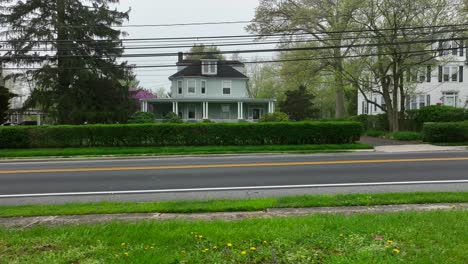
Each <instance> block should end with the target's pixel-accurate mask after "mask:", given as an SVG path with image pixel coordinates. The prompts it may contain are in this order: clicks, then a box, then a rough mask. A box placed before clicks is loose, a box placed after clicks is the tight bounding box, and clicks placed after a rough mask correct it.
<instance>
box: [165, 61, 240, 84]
mask: <svg viewBox="0 0 468 264" xmlns="http://www.w3.org/2000/svg"><path fill="white" fill-rule="evenodd" d="M177 65H178V66H187V67H186V68H185V69H183V70H181V71H179V72H177V73H176V74H174V75H172V76H171V77H169V79H170V80H172V79H174V78H179V77H206V78H244V79H248V77H247V76H245V75H244V74H242V73H241V72H239V71H238V70H236V69H234V68H233V66H234V65H243V63H241V62H239V61H219V62H218V74H216V75H203V74H202V65H201V61H199V60H195V61H187V60H184V61H181V62H179V63H177Z"/></svg>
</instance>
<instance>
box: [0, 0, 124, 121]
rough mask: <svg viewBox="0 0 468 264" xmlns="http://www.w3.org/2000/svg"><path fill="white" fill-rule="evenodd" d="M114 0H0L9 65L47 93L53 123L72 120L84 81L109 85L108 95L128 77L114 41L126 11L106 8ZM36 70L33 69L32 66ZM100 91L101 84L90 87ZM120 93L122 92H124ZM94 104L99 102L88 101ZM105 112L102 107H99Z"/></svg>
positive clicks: (119, 44) (80, 105)
mask: <svg viewBox="0 0 468 264" xmlns="http://www.w3.org/2000/svg"><path fill="white" fill-rule="evenodd" d="M118 3H119V0H93V1H92V0H24V1H11V0H0V5H1V6H3V8H2V9H1V10H0V23H1V25H3V26H5V27H6V28H7V31H6V32H3V35H4V36H5V37H6V38H7V39H8V42H9V48H10V49H11V52H9V53H8V54H7V55H8V58H9V62H10V63H14V64H16V65H18V66H20V67H30V68H34V69H31V70H29V71H28V74H31V75H32V76H33V78H34V82H35V83H36V85H37V86H38V87H41V89H42V92H44V93H47V94H49V95H50V96H51V98H50V99H51V101H52V102H53V106H54V108H55V109H56V112H57V118H58V122H59V123H74V122H75V120H76V118H74V116H76V115H77V114H76V113H72V112H71V111H70V110H71V109H80V108H87V109H92V108H95V109H98V108H99V106H98V105H89V106H86V105H83V103H84V102H82V101H78V99H79V97H77V93H83V91H85V90H86V88H87V87H83V86H80V85H87V84H89V82H98V83H100V84H105V85H109V86H110V87H111V88H112V89H107V91H108V93H111V94H110V97H113V96H114V95H116V96H120V94H121V93H120V92H121V91H120V89H121V85H120V83H119V81H120V80H126V79H129V78H132V77H131V74H129V71H128V67H126V63H119V62H118V60H117V58H118V57H119V56H120V55H121V54H122V53H123V49H122V42H121V40H120V38H121V36H122V35H123V34H124V32H122V31H120V30H118V29H115V28H113V27H112V26H119V25H122V24H123V22H125V21H126V20H127V19H128V12H120V11H118V10H117V9H114V8H113V7H112V5H113V4H118ZM37 68H39V69H37ZM94 87H95V88H96V89H101V87H96V86H94ZM125 94H128V92H127V93H125ZM93 103H96V104H99V102H93ZM102 111H104V112H109V111H107V110H105V109H104V110H102Z"/></svg>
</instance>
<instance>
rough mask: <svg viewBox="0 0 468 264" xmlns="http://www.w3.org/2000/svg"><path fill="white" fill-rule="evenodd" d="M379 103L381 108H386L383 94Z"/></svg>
mask: <svg viewBox="0 0 468 264" xmlns="http://www.w3.org/2000/svg"><path fill="white" fill-rule="evenodd" d="M380 105H381V106H382V109H384V110H387V104H386V103H385V98H384V97H383V96H382V97H380Z"/></svg>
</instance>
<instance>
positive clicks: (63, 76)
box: [56, 0, 70, 124]
mask: <svg viewBox="0 0 468 264" xmlns="http://www.w3.org/2000/svg"><path fill="white" fill-rule="evenodd" d="M66 2H67V0H57V21H56V23H57V24H56V25H57V26H56V27H57V67H58V69H57V74H58V84H57V85H58V89H57V93H58V94H57V96H58V104H57V110H58V113H57V114H58V121H59V123H60V124H67V123H69V122H70V120H69V116H68V111H69V109H68V107H69V102H68V96H67V94H68V88H69V86H70V78H69V74H68V72H69V70H68V69H67V68H66V67H67V62H66V60H67V57H66V56H67V54H68V51H67V42H66V40H67V39H68V38H67V29H66V18H65V7H66V4H67V3H66Z"/></svg>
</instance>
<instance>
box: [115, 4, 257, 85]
mask: <svg viewBox="0 0 468 264" xmlns="http://www.w3.org/2000/svg"><path fill="white" fill-rule="evenodd" d="M258 3H259V0H168V1H166V0H164V1H163V0H121V5H120V7H119V9H128V8H131V9H132V11H131V13H130V21H129V24H130V25H137V24H173V23H191V22H218V21H248V20H251V19H253V17H254V14H255V8H256V7H257V6H258ZM244 27H245V24H231V25H203V26H177V27H148V28H133V27H130V28H126V29H125V30H126V31H127V32H128V33H129V34H130V35H129V36H128V38H163V37H186V36H190V37H191V36H216V35H243V34H246V31H245V30H244ZM150 45H151V44H150ZM153 45H154V44H153ZM249 48H252V47H251V46H249ZM226 49H229V50H232V49H238V48H237V47H227V48H226ZM178 51H184V50H179V49H164V50H133V51H129V52H128V53H142V52H144V53H160V52H178ZM228 56H230V55H228ZM242 57H244V58H248V56H247V55H246V56H244V55H242ZM176 60H177V58H175V57H159V58H157V57H153V58H130V59H129V63H131V64H137V65H145V64H146V65H157V64H164V65H167V64H175V63H176ZM136 72H137V74H138V79H139V80H140V81H141V85H142V86H143V87H144V88H147V89H152V90H156V89H158V88H161V87H164V88H166V89H168V88H169V87H170V83H169V81H168V79H167V78H168V77H169V76H170V75H172V74H173V73H174V72H175V69H174V68H163V69H161V68H159V69H154V68H153V69H138V70H136Z"/></svg>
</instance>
